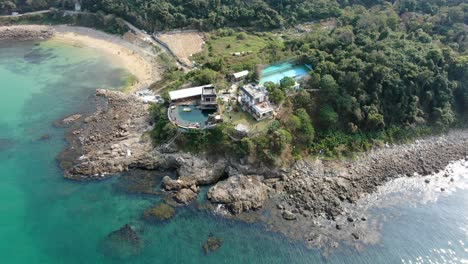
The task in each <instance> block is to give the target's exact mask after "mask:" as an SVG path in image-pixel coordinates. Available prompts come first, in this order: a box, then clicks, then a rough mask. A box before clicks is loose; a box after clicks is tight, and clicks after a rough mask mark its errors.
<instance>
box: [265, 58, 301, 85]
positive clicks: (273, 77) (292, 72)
mask: <svg viewBox="0 0 468 264" xmlns="http://www.w3.org/2000/svg"><path fill="white" fill-rule="evenodd" d="M309 71H310V69H309V68H308V67H307V66H306V65H303V64H301V65H295V64H292V63H290V62H285V63H281V64H276V65H271V66H268V67H267V68H265V69H263V70H262V73H261V76H260V84H264V83H266V82H273V83H276V84H279V83H280V81H281V80H282V79H283V78H285V77H292V78H295V79H296V80H299V79H301V78H302V77H304V76H306V75H307V74H308V73H309Z"/></svg>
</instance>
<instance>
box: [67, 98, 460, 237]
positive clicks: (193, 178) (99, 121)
mask: <svg viewBox="0 0 468 264" xmlns="http://www.w3.org/2000/svg"><path fill="white" fill-rule="evenodd" d="M96 96H97V98H98V99H99V100H98V101H99V102H100V103H99V104H98V110H97V111H96V112H95V113H94V114H92V115H90V116H87V117H79V118H77V119H75V117H77V116H76V115H75V116H74V118H72V119H74V120H73V121H72V122H71V123H72V124H68V126H69V127H70V132H69V134H68V136H67V140H68V141H69V142H70V145H69V147H68V148H67V149H66V150H64V151H63V152H62V153H61V154H60V155H59V157H58V160H59V162H60V165H61V167H62V168H63V169H64V171H65V177H66V178H69V179H73V180H99V179H104V178H107V177H111V176H112V175H115V174H118V173H120V172H123V171H127V170H131V169H136V168H138V169H145V170H155V169H158V170H169V169H172V170H176V173H177V179H174V178H171V177H165V178H164V179H163V181H162V188H163V190H164V191H165V192H166V193H167V196H168V197H169V198H170V199H171V200H172V201H171V203H175V204H179V205H185V204H189V203H191V202H192V201H193V200H195V199H196V197H197V194H198V193H199V190H200V188H199V186H206V185H213V186H211V187H210V189H209V191H208V193H207V198H208V200H209V201H210V202H211V205H210V206H208V207H209V208H211V209H212V210H214V211H216V212H221V213H222V214H224V215H231V216H235V217H237V218H239V219H254V220H261V221H264V222H265V223H267V224H268V225H269V227H270V228H271V229H272V230H276V231H279V232H282V233H284V234H285V235H287V236H289V237H294V238H299V239H302V240H305V241H307V242H308V243H309V244H311V245H321V244H323V243H324V242H325V240H324V239H323V238H321V236H319V235H318V234H320V231H319V230H318V229H314V228H313V226H316V227H317V228H318V227H320V226H322V224H320V222H324V221H327V222H328V223H331V224H332V225H333V229H335V228H336V229H338V230H339V229H342V228H345V225H343V226H342V225H341V224H338V223H341V222H343V221H344V222H350V223H352V222H355V221H365V220H362V219H361V218H363V219H364V218H365V217H364V216H362V217H360V216H358V217H357V219H356V216H351V215H350V212H348V211H347V210H346V209H345V208H346V207H348V206H349V205H353V204H354V203H356V201H358V200H359V199H360V198H362V197H364V196H365V195H367V194H369V193H373V192H374V191H375V190H376V189H377V188H378V187H379V186H381V185H383V184H385V183H386V182H388V181H390V180H392V179H395V178H398V177H413V176H420V175H429V174H433V173H436V172H438V171H440V170H441V169H443V168H445V167H446V166H447V165H448V164H449V163H450V162H451V161H454V160H460V159H464V158H466V157H467V156H468V131H466V130H457V131H452V132H450V133H448V134H446V135H443V136H440V137H428V138H426V139H422V140H418V141H416V142H415V143H412V144H407V145H395V146H387V147H384V148H380V149H375V150H373V151H371V152H369V153H365V154H362V155H361V156H360V157H359V158H357V159H356V160H354V161H340V162H338V161H323V160H320V159H314V160H312V159H311V160H302V161H298V162H297V163H296V164H295V165H294V166H293V167H292V168H289V169H277V170H272V169H270V168H266V167H263V166H258V165H241V163H240V162H238V161H236V160H233V159H229V158H218V159H210V158H207V157H203V156H195V155H191V154H187V153H182V152H179V151H177V150H176V149H170V148H169V149H168V148H166V149H164V150H162V149H158V148H155V147H153V145H152V143H151V140H150V138H149V136H148V135H147V134H148V132H149V131H150V130H151V129H152V124H151V118H150V116H149V111H148V105H147V104H145V103H143V102H142V101H140V100H139V99H138V98H137V97H136V96H135V95H130V94H123V93H121V92H114V91H107V90H97V92H96ZM65 120H67V121H68V122H69V120H70V118H68V119H65ZM264 211H268V215H269V217H268V219H265V218H264V217H262V216H261V215H262V212H264ZM343 219H344V220H343ZM303 223H313V225H312V227H311V226H310V225H308V228H309V229H308V230H306V231H307V232H306V231H305V230H302V229H304V227H303V226H304V225H303ZM333 223H335V224H333ZM291 230H294V231H291ZM298 231H299V232H298ZM351 238H352V239H354V240H359V239H360V237H359V234H357V233H354V235H353V234H351Z"/></svg>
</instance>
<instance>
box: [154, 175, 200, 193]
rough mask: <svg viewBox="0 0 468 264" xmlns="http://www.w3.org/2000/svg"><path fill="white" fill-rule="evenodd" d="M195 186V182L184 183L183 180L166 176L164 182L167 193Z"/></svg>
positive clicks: (163, 185)
mask: <svg viewBox="0 0 468 264" xmlns="http://www.w3.org/2000/svg"><path fill="white" fill-rule="evenodd" d="M193 184H194V182H193V181H189V182H187V181H183V180H180V179H177V180H173V179H171V177H169V176H164V178H163V180H162V187H163V188H164V190H166V191H176V190H181V189H184V188H188V187H190V186H192V185H193Z"/></svg>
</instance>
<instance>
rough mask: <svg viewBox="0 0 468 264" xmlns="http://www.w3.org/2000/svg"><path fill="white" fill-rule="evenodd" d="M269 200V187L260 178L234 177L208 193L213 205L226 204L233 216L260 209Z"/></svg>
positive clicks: (212, 188) (218, 184)
mask: <svg viewBox="0 0 468 264" xmlns="http://www.w3.org/2000/svg"><path fill="white" fill-rule="evenodd" d="M267 198H268V187H267V186H266V185H265V184H264V183H263V182H262V181H261V178H260V177H258V176H242V175H237V176H232V177H230V178H228V179H227V180H225V181H222V182H219V183H217V184H216V185H215V186H213V187H211V188H210V190H209V191H208V199H210V201H211V202H213V203H219V204H225V205H226V206H227V208H228V209H229V210H230V211H231V212H232V213H233V214H240V213H242V212H245V211H248V210H251V209H258V208H260V207H262V205H263V203H264V202H265V200H266V199H267Z"/></svg>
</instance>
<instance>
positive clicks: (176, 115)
mask: <svg viewBox="0 0 468 264" xmlns="http://www.w3.org/2000/svg"><path fill="white" fill-rule="evenodd" d="M188 110H190V111H188ZM214 112H215V111H213V110H202V109H200V108H199V107H198V106H196V105H176V106H175V108H174V106H171V107H170V108H169V117H170V120H171V121H172V122H173V123H174V124H176V125H177V126H179V127H183V128H201V129H203V128H205V127H206V122H207V121H208V117H209V115H210V114H213V113H214Z"/></svg>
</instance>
